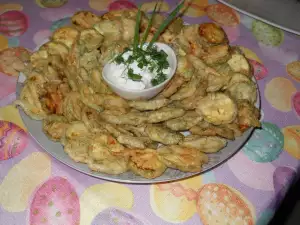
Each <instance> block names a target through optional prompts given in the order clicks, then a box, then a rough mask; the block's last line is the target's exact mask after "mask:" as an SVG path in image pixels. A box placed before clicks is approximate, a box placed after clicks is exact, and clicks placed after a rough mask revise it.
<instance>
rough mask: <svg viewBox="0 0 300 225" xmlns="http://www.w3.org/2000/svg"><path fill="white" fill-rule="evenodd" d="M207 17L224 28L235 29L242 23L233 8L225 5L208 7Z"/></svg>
mask: <svg viewBox="0 0 300 225" xmlns="http://www.w3.org/2000/svg"><path fill="white" fill-rule="evenodd" d="M206 13H207V16H208V17H209V18H210V19H211V20H213V21H215V22H216V23H218V24H220V25H222V26H230V27H235V26H237V25H238V24H239V23H240V15H239V14H238V13H237V12H236V11H235V10H234V9H232V8H230V7H228V6H226V5H223V4H213V5H209V6H207V7H206Z"/></svg>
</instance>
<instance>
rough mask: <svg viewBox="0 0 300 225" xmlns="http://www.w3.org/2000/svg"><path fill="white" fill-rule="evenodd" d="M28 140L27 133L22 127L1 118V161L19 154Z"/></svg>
mask: <svg viewBox="0 0 300 225" xmlns="http://www.w3.org/2000/svg"><path fill="white" fill-rule="evenodd" d="M27 142H28V137H27V133H26V132H25V131H24V130H23V129H22V128H20V127H18V126H17V125H15V124H13V123H11V122H7V121H1V120H0V161H1V160H6V159H9V158H12V157H14V156H16V155H19V154H20V153H21V152H22V151H23V150H24V149H25V147H26V145H27Z"/></svg>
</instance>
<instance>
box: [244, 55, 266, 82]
mask: <svg viewBox="0 0 300 225" xmlns="http://www.w3.org/2000/svg"><path fill="white" fill-rule="evenodd" d="M248 61H249V62H250V64H251V65H252V68H253V73H254V76H255V78H256V80H261V79H263V78H265V77H267V76H268V69H267V68H266V67H265V66H264V65H263V64H261V63H259V62H257V61H255V60H253V59H248Z"/></svg>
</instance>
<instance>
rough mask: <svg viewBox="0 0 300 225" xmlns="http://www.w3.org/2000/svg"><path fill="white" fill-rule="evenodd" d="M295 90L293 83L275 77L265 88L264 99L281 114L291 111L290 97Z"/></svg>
mask: <svg viewBox="0 0 300 225" xmlns="http://www.w3.org/2000/svg"><path fill="white" fill-rule="evenodd" d="M296 91H297V89H296V88H295V86H294V85H293V83H292V82H291V81H290V80H288V79H286V78H284V77H275V78H273V79H272V80H271V81H270V82H269V83H267V85H266V87H265V92H264V94H265V98H266V99H267V101H268V102H269V103H270V104H271V105H272V106H273V107H274V108H275V109H277V110H279V111H281V112H289V111H291V109H292V108H291V106H292V104H291V97H292V96H293V94H295V93H296Z"/></svg>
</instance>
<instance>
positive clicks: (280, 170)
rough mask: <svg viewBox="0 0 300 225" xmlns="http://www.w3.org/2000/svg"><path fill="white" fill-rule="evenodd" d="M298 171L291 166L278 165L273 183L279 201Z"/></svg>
mask: <svg viewBox="0 0 300 225" xmlns="http://www.w3.org/2000/svg"><path fill="white" fill-rule="evenodd" d="M295 175H296V171H295V170H293V169H291V168H289V167H277V168H276V170H275V172H274V174H273V184H274V189H275V193H276V194H277V196H278V201H281V200H282V198H283V197H284V195H285V193H286V191H287V188H288V187H289V184H290V183H291V182H292V181H293V178H294V177H295Z"/></svg>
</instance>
